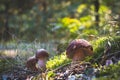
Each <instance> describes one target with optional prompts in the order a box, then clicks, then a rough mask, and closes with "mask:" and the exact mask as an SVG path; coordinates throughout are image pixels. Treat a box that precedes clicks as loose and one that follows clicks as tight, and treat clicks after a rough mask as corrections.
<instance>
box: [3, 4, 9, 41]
mask: <svg viewBox="0 0 120 80" xmlns="http://www.w3.org/2000/svg"><path fill="white" fill-rule="evenodd" d="M5 7H6V9H5V20H4V33H3V40H4V41H8V40H9V39H10V34H9V25H8V20H9V14H8V10H9V6H8V4H5Z"/></svg>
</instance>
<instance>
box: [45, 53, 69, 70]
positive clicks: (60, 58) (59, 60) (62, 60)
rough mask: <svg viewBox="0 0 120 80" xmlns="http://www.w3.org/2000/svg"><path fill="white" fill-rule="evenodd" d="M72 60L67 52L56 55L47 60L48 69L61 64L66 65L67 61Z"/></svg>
mask: <svg viewBox="0 0 120 80" xmlns="http://www.w3.org/2000/svg"><path fill="white" fill-rule="evenodd" d="M69 62H70V60H69V59H68V58H67V57H66V55H65V52H64V53H62V54H61V55H57V56H54V57H53V58H51V59H50V60H49V61H48V62H47V65H46V66H47V68H48V69H55V68H57V67H59V66H61V65H64V64H66V63H69Z"/></svg>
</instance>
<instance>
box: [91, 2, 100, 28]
mask: <svg viewBox="0 0 120 80" xmlns="http://www.w3.org/2000/svg"><path fill="white" fill-rule="evenodd" d="M93 3H94V7H95V25H96V27H99V21H100V19H99V8H100V3H99V0H94V2H93ZM97 29H98V28H97Z"/></svg>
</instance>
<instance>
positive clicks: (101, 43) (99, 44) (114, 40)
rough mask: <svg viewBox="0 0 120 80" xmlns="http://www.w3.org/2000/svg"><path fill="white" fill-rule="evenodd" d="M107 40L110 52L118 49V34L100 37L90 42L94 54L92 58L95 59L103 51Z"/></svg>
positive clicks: (119, 48) (119, 37) (119, 46)
mask: <svg viewBox="0 0 120 80" xmlns="http://www.w3.org/2000/svg"><path fill="white" fill-rule="evenodd" d="M108 41H109V42H110V44H111V50H110V53H113V52H115V51H118V50H120V36H114V37H100V38H99V39H98V40H95V41H92V42H91V43H92V45H93V49H94V55H93V56H92V58H94V59H95V58H97V57H99V56H101V55H102V54H103V53H104V50H105V46H106V44H107V43H108Z"/></svg>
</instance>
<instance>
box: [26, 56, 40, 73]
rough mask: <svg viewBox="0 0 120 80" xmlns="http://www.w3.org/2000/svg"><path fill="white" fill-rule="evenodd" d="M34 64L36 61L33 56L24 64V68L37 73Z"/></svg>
mask: <svg viewBox="0 0 120 80" xmlns="http://www.w3.org/2000/svg"><path fill="white" fill-rule="evenodd" d="M36 63H37V59H36V58H35V56H32V57H29V58H28V60H27V62H26V67H27V68H28V69H30V70H33V71H37V70H38V69H37V68H36Z"/></svg>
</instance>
